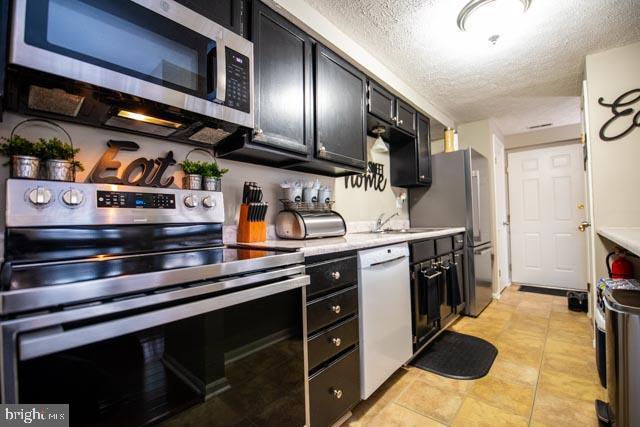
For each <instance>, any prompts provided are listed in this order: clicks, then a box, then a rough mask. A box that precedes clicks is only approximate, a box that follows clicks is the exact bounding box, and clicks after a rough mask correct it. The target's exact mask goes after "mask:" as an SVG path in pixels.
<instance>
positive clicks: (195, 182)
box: [182, 174, 202, 190]
mask: <svg viewBox="0 0 640 427" xmlns="http://www.w3.org/2000/svg"><path fill="white" fill-rule="evenodd" d="M182 188H184V189H185V190H200V189H202V175H196V174H186V175H185V176H183V177H182Z"/></svg>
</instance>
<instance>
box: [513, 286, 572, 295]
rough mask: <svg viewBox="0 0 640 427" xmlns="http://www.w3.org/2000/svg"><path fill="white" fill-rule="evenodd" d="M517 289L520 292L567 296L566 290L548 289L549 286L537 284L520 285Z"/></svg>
mask: <svg viewBox="0 0 640 427" xmlns="http://www.w3.org/2000/svg"><path fill="white" fill-rule="evenodd" d="M518 291H520V292H531V293H534V294H544V295H553V296H556V297H566V296H567V291H565V290H562V289H550V288H539V287H537V286H525V285H520V288H518Z"/></svg>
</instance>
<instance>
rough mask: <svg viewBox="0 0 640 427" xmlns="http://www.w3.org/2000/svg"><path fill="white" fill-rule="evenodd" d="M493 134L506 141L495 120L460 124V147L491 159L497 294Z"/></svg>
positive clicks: (495, 288) (495, 270)
mask: <svg viewBox="0 0 640 427" xmlns="http://www.w3.org/2000/svg"><path fill="white" fill-rule="evenodd" d="M493 135H496V136H497V137H498V138H499V139H501V140H503V141H504V136H503V135H502V132H501V131H500V129H498V127H497V125H496V124H495V123H494V122H493V120H491V119H488V120H480V121H477V122H472V123H465V124H463V125H460V126H458V139H459V144H460V148H473V149H474V150H476V151H478V152H479V153H480V154H482V155H484V156H485V157H486V158H487V159H488V160H489V170H490V174H489V175H490V177H489V182H491V186H490V187H491V240H492V241H493V247H494V252H495V256H494V264H493V292H494V294H497V293H498V292H499V290H500V284H499V280H498V259H500V256H499V255H500V254H499V253H498V251H499V250H500V249H499V248H498V247H497V245H496V230H495V224H496V213H495V186H494V185H493V183H494V182H495V161H494V158H493Z"/></svg>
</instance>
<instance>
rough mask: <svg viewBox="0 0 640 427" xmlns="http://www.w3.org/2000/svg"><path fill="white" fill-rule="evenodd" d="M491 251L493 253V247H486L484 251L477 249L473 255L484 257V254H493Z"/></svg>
mask: <svg viewBox="0 0 640 427" xmlns="http://www.w3.org/2000/svg"><path fill="white" fill-rule="evenodd" d="M491 251H493V246H489V247H486V248H484V249H475V250H474V251H473V254H474V255H484V254H486V253H487V252H491Z"/></svg>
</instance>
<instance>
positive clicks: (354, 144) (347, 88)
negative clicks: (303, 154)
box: [315, 45, 367, 171]
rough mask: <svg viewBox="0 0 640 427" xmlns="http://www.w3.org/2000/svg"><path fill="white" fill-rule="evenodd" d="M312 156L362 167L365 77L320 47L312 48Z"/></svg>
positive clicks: (363, 153)
mask: <svg viewBox="0 0 640 427" xmlns="http://www.w3.org/2000/svg"><path fill="white" fill-rule="evenodd" d="M315 89H316V90H315V101H316V110H315V113H316V156H317V157H318V158H319V159H323V160H329V161H331V162H335V163H339V164H346V165H349V166H354V167H357V168H362V170H363V171H364V169H365V167H366V163H367V162H366V151H365V148H366V113H365V96H366V77H365V75H364V74H362V73H361V72H360V71H358V70H357V69H356V68H355V67H353V66H352V65H351V64H349V63H348V62H346V61H344V60H343V59H342V58H340V57H338V56H337V55H336V54H334V53H333V52H331V51H330V50H329V49H327V48H325V47H324V46H321V45H317V47H316V88H315Z"/></svg>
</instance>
